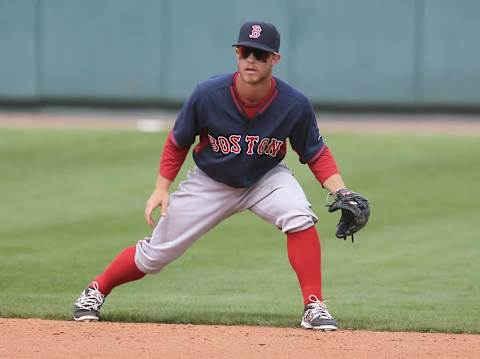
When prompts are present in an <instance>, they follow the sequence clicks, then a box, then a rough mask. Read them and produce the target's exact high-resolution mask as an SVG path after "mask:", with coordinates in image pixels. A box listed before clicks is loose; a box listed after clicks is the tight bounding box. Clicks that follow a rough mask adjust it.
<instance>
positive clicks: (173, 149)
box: [159, 131, 189, 182]
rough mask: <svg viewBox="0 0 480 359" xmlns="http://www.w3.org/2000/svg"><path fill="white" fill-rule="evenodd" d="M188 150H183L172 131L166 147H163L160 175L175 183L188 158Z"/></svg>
mask: <svg viewBox="0 0 480 359" xmlns="http://www.w3.org/2000/svg"><path fill="white" fill-rule="evenodd" d="M188 150H189V149H188V148H182V147H180V146H179V145H178V144H177V143H176V142H175V138H174V137H173V133H172V131H170V133H169V134H168V138H167V140H166V141H165V145H164V146H163V153H162V158H161V159H160V169H159V173H160V174H161V175H162V176H163V177H165V178H167V179H169V180H170V181H172V182H173V180H175V177H177V174H178V171H180V167H182V164H183V162H184V161H185V158H186V157H187V154H188Z"/></svg>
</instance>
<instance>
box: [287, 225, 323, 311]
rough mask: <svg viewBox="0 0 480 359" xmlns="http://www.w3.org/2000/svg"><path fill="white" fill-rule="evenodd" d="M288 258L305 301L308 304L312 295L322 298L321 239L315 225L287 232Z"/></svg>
mask: <svg viewBox="0 0 480 359" xmlns="http://www.w3.org/2000/svg"><path fill="white" fill-rule="evenodd" d="M287 250H288V259H289V260H290V264H291V265H292V267H293V270H294V271H295V273H297V278H298V281H299V283H300V288H301V290H302V295H303V302H304V304H308V303H310V302H312V300H309V297H310V296H311V295H314V296H315V297H317V298H318V299H319V300H323V298H322V267H321V254H320V239H319V237H318V233H317V230H316V229H315V227H314V226H312V227H310V228H308V229H305V230H303V231H300V232H294V233H288V234H287Z"/></svg>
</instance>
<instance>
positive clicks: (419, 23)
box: [0, 0, 480, 109]
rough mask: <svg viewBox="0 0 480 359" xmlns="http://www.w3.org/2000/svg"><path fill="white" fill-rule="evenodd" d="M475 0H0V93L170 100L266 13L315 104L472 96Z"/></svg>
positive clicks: (476, 71) (475, 93) (12, 99)
mask: <svg viewBox="0 0 480 359" xmlns="http://www.w3.org/2000/svg"><path fill="white" fill-rule="evenodd" d="M479 14H480V1H478V0H455V1H452V0H362V1H359V0H295V1H294V0H264V1H258V0H257V1H255V0H244V1H240V0H204V1H194V0H191V1H188V0H0V103H2V104H7V105H8V104H21V105H28V104H33V105H38V104H40V105H41V104H67V105H68V104H72V105H76V104H89V105H159V106H161V105H169V104H170V105H178V104H180V103H181V102H182V101H183V100H184V99H185V98H186V97H187V96H188V95H189V94H190V93H191V91H192V90H193V88H194V86H195V84H196V83H198V82H199V81H202V80H204V79H206V78H207V77H209V76H211V75H214V74H219V73H225V72H230V71H234V70H235V57H234V51H233V49H232V48H231V46H230V45H231V44H232V43H233V42H234V41H235V40H236V38H237V34H238V30H239V28H240V25H241V24H242V22H244V21H246V20H255V19H256V20H266V21H270V22H273V23H275V24H276V25H277V27H278V29H279V31H280V33H281V35H282V43H281V49H280V50H281V52H282V54H283V59H282V61H281V63H280V65H279V66H278V67H277V69H276V72H275V73H276V75H277V76H278V77H280V78H282V79H285V80H286V81H288V82H289V83H291V84H292V85H294V86H296V87H298V88H300V89H301V90H302V91H303V92H305V93H306V94H307V95H308V96H309V97H310V99H311V100H312V102H313V103H314V104H315V105H318V106H334V107H339V108H342V107H349V106H354V107H355V106H360V107H362V106H371V107H378V106H380V107H381V106H387V107H388V106H391V107H393V108H402V107H410V108H417V109H418V108H421V107H438V106H440V107H449V106H452V107H457V108H480V21H479Z"/></svg>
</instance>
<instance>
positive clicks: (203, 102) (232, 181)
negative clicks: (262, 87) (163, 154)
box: [173, 74, 324, 188]
mask: <svg viewBox="0 0 480 359" xmlns="http://www.w3.org/2000/svg"><path fill="white" fill-rule="evenodd" d="M233 76H234V74H227V75H222V76H216V77H212V78H210V79H208V80H207V81H204V82H202V83H200V84H199V85H198V86H197V88H196V89H195V91H194V92H193V94H192V95H191V96H190V98H189V99H188V101H186V102H185V104H184V105H183V107H182V110H181V112H180V114H179V116H178V118H177V120H176V122H175V125H174V128H173V136H174V139H175V141H176V143H177V144H178V145H179V146H181V147H184V148H189V147H190V146H191V145H192V144H193V143H194V142H195V140H196V138H197V136H200V142H201V143H200V145H199V146H197V147H196V149H195V150H194V151H193V158H194V161H195V163H196V164H197V166H198V167H199V168H200V169H201V170H202V171H204V172H205V173H206V174H207V175H209V176H210V177H211V178H213V179H215V180H217V181H219V182H222V183H225V184H227V185H229V186H232V187H238V188H241V187H249V186H251V185H253V184H254V183H255V182H256V181H258V180H259V179H260V178H261V177H262V176H263V175H265V174H266V173H267V172H268V171H270V170H271V169H272V168H274V167H275V166H276V165H277V164H278V163H279V162H280V161H281V160H282V159H283V158H284V157H285V149H286V141H287V139H288V140H289V141H290V144H291V146H292V148H293V149H294V150H295V151H296V152H297V153H298V155H299V158H300V161H301V162H302V163H306V162H309V161H310V160H311V159H312V158H313V157H314V156H315V155H316V154H317V153H318V152H319V151H320V149H321V148H322V147H323V145H324V144H323V139H322V136H321V135H320V132H319V130H318V127H317V121H316V118H315V113H314V111H313V108H312V105H311V103H310V101H309V100H308V99H307V98H306V97H305V95H303V94H302V93H300V92H299V91H298V90H296V89H294V88H293V87H291V86H289V85H288V84H286V83H285V82H283V81H281V80H279V79H277V78H275V80H276V87H277V88H276V90H277V91H276V93H275V95H274V97H273V99H272V101H271V103H270V104H269V105H268V107H266V108H265V109H264V110H262V111H260V112H259V113H258V114H257V115H256V116H255V117H254V118H253V119H248V118H247V116H246V115H245V114H244V113H243V112H242V111H241V110H240V109H239V107H238V106H237V105H236V103H235V99H234V96H233V93H232V86H233Z"/></svg>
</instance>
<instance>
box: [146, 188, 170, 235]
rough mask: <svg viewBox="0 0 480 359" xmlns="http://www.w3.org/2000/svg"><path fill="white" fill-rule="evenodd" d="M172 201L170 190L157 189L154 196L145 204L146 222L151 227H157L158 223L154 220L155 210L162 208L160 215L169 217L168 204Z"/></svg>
mask: <svg viewBox="0 0 480 359" xmlns="http://www.w3.org/2000/svg"><path fill="white" fill-rule="evenodd" d="M169 200H170V194H169V193H168V190H158V189H155V191H153V193H152V195H151V196H150V198H149V199H148V201H147V203H146V204H145V220H146V221H147V223H148V225H149V226H150V227H155V225H156V223H155V220H154V219H153V216H152V214H153V211H154V210H155V208H157V207H160V214H161V216H162V217H165V216H166V215H167V207H168V202H169Z"/></svg>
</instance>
